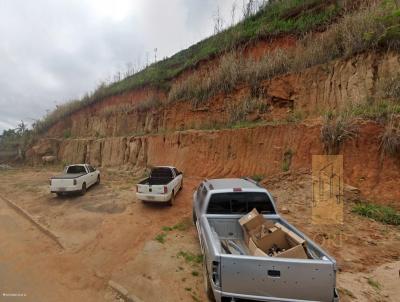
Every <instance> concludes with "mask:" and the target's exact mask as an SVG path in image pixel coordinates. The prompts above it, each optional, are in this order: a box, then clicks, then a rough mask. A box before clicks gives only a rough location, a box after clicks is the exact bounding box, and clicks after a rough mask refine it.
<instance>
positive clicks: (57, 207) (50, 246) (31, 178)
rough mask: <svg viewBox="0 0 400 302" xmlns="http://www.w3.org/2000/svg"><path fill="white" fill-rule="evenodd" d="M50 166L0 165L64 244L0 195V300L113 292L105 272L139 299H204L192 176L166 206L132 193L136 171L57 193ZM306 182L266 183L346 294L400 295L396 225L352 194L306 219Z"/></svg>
mask: <svg viewBox="0 0 400 302" xmlns="http://www.w3.org/2000/svg"><path fill="white" fill-rule="evenodd" d="M57 172H58V168H56V167H55V168H52V169H48V168H47V169H28V168H26V169H17V170H12V171H2V172H0V195H2V196H6V197H7V198H8V199H10V200H12V201H13V202H15V203H16V204H18V205H19V206H20V207H22V208H23V209H25V210H26V211H27V212H28V213H30V215H32V217H34V219H36V220H37V221H38V222H39V223H41V224H42V225H43V226H45V227H47V228H48V229H50V230H51V231H52V232H53V233H54V234H56V235H57V236H58V237H59V238H60V241H61V242H62V244H63V246H64V247H65V249H61V248H60V247H58V246H57V245H56V244H55V243H54V241H52V240H51V239H49V238H48V237H47V236H45V235H44V234H43V233H42V232H40V231H39V230H38V229H37V228H36V227H35V226H34V225H33V224H32V223H31V222H29V221H27V220H26V219H25V218H23V217H22V216H20V215H19V214H18V213H17V212H15V211H14V210H13V209H11V208H10V207H9V206H7V204H6V203H5V202H4V201H3V200H1V199H0V238H1V241H0V301H1V302H3V301H7V302H8V301H12V302H14V301H29V302H31V301H32V302H36V301H41V302H42V301H43V302H48V301H49V302H50V301H61V302H63V301H89V302H90V301H119V298H118V295H117V294H115V293H114V292H112V291H111V290H110V289H109V287H108V286H107V284H108V281H109V280H114V281H116V282H118V283H119V284H121V285H123V286H124V287H125V288H126V289H128V290H129V291H130V292H131V293H133V294H135V296H137V297H139V298H140V299H142V300H143V301H206V300H205V296H204V291H203V284H202V278H201V255H200V250H199V246H198V241H197V237H196V233H195V229H194V227H193V226H192V225H191V222H190V217H191V197H192V196H191V195H192V192H193V189H194V188H195V186H196V185H197V184H198V183H199V182H200V179H199V178H186V179H185V184H184V186H185V187H184V189H183V190H182V192H181V193H179V194H178V197H177V199H176V203H175V204H174V206H173V207H164V206H155V205H148V204H143V203H142V202H139V201H137V200H136V199H135V197H134V191H135V190H134V183H135V182H136V181H137V179H135V178H134V176H132V175H131V174H130V173H129V172H126V171H125V172H124V171H102V184H100V185H99V186H96V187H94V188H93V189H90V190H89V191H88V192H87V194H86V195H85V196H71V197H64V198H57V197H56V196H53V195H51V194H49V192H48V184H47V183H48V181H47V180H48V177H50V176H51V175H53V174H55V173H57ZM308 182H309V175H308V174H304V173H303V174H302V173H299V174H285V175H281V176H278V177H274V178H271V179H267V180H266V182H265V184H266V185H267V187H268V188H269V189H270V191H271V192H272V193H273V195H274V196H276V197H277V200H278V206H279V208H282V207H283V206H285V207H287V208H289V211H290V212H289V213H288V214H285V216H286V218H287V219H288V220H289V221H290V222H293V223H294V224H295V225H296V226H298V227H299V228H300V229H301V230H303V231H304V232H305V233H306V234H307V235H309V236H310V237H312V238H314V239H315V240H316V241H318V242H319V243H321V244H322V245H323V246H324V248H326V249H327V250H328V252H329V253H331V254H333V255H334V256H335V257H336V259H337V260H338V264H339V268H340V271H339V274H338V287H339V288H340V291H341V293H342V297H343V300H344V301H352V300H357V301H395V297H397V296H398V295H399V294H400V292H399V290H398V286H397V284H398V282H399V279H398V278H399V277H398V270H399V268H400V267H399V262H398V261H399V260H400V258H399V257H400V255H399V250H400V236H399V229H398V228H396V227H391V226H385V225H382V224H379V223H376V222H373V221H370V220H368V219H365V218H362V217H358V216H356V215H355V214H353V213H351V211H350V208H351V196H348V200H349V205H348V206H347V207H346V210H345V221H346V223H345V224H344V225H343V226H341V227H340V228H338V227H337V226H336V227H325V226H321V227H315V226H312V225H311V224H310V222H309V219H307V217H310V213H309V212H308V211H309V206H308V201H309V198H310V196H309V195H310V192H309V187H308ZM338 238H340V239H341V241H339V244H338ZM396 278H397V279H396ZM396 282H397V283H396ZM3 293H5V294H23V295H26V296H21V297H15V296H1V294H3Z"/></svg>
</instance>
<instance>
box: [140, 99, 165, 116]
mask: <svg viewBox="0 0 400 302" xmlns="http://www.w3.org/2000/svg"><path fill="white" fill-rule="evenodd" d="M161 105H162V103H161V101H160V99H159V98H157V97H156V96H148V97H147V98H146V99H144V100H143V101H141V102H139V103H138V104H136V106H135V110H137V111H139V112H147V111H150V110H152V109H156V108H158V107H160V106H161Z"/></svg>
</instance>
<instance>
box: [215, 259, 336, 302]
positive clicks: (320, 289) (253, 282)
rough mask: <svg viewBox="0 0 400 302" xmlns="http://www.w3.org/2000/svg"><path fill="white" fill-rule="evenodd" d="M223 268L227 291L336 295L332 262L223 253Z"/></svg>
mask: <svg viewBox="0 0 400 302" xmlns="http://www.w3.org/2000/svg"><path fill="white" fill-rule="evenodd" d="M220 269H221V272H220V273H221V276H222V280H221V286H222V291H223V292H226V293H235V294H243V295H252V296H263V297H271V298H278V299H289V300H292V299H296V300H309V301H333V298H334V287H335V272H334V267H333V264H332V263H331V262H329V261H322V260H302V259H301V260H300V259H284V258H281V259H276V258H273V257H268V258H267V257H254V256H249V257H243V256H241V257H240V259H239V258H238V257H235V256H231V255H223V256H222V257H221V267H220Z"/></svg>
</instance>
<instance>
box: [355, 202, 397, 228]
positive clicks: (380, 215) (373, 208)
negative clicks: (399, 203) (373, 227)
mask: <svg viewBox="0 0 400 302" xmlns="http://www.w3.org/2000/svg"><path fill="white" fill-rule="evenodd" d="M352 212H354V213H357V214H359V215H361V216H365V217H368V218H372V219H374V220H376V221H379V222H382V223H384V224H391V225H400V213H399V212H397V211H396V210H395V209H393V208H391V207H388V206H382V205H377V204H372V203H358V204H356V205H355V206H354V207H353V209H352Z"/></svg>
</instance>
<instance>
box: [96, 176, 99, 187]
mask: <svg viewBox="0 0 400 302" xmlns="http://www.w3.org/2000/svg"><path fill="white" fill-rule="evenodd" d="M99 184H100V175H99V176H97V181H96V185H99Z"/></svg>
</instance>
